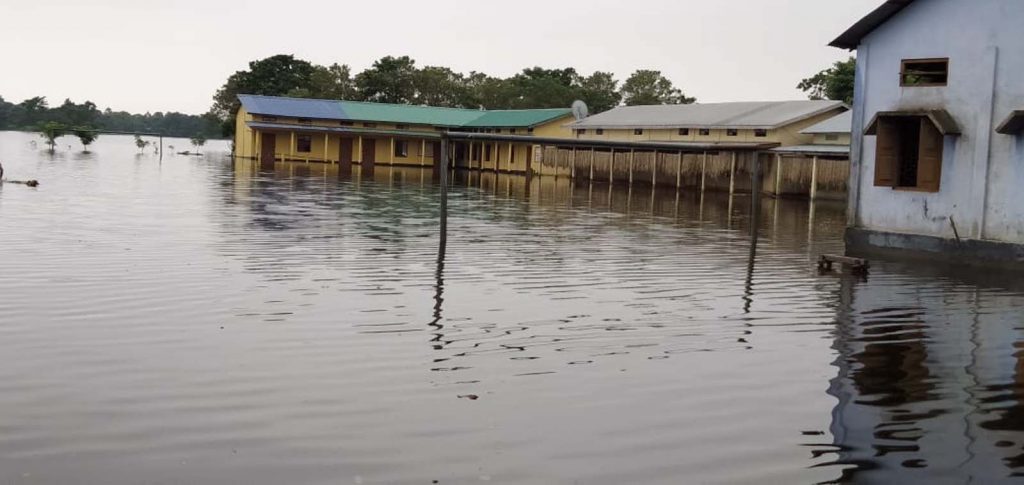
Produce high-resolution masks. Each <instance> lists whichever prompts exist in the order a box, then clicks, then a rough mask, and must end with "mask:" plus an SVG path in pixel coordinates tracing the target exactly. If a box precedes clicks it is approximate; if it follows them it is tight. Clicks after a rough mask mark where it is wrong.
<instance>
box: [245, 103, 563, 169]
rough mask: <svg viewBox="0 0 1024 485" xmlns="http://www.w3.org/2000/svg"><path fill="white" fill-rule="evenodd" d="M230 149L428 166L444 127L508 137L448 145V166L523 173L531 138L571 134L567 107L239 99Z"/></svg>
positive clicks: (263, 155)
mask: <svg viewBox="0 0 1024 485" xmlns="http://www.w3.org/2000/svg"><path fill="white" fill-rule="evenodd" d="M238 99H239V101H240V102H241V108H240V109H239V110H238V115H237V117H236V122H235V148H234V150H235V152H234V155H235V156H236V157H239V158H248V159H254V160H260V162H261V164H264V165H267V164H270V165H272V164H273V163H274V162H275V161H306V162H326V163H338V164H341V165H342V166H343V167H344V168H349V167H351V165H352V164H354V163H355V164H359V165H360V166H361V167H362V169H363V170H364V171H365V170H369V171H372V170H373V167H374V166H375V165H406V166H409V165H412V166H423V167H433V166H434V165H435V161H438V160H439V159H440V149H441V148H440V147H441V143H440V140H441V135H442V133H444V132H449V131H451V132H473V133H486V134H492V135H496V136H502V135H504V136H506V137H507V141H478V142H469V143H458V144H453V145H452V146H451V154H450V155H451V157H452V160H453V163H455V164H462V165H473V166H475V167H479V168H483V169H492V170H499V171H508V172H528V171H529V169H530V165H531V163H532V157H533V144H532V143H531V142H530V138H532V137H537V138H570V137H571V135H572V132H571V130H570V129H569V128H568V125H569V123H571V122H572V121H573V120H574V118H573V116H572V113H571V110H570V109H568V108H565V109H560V108H559V109H526V110H473V109H458V108H438V107H431V106H412V105H399V104H385V103H367V102H356V101H337V100H325V99H304V98H289V97H281V96H259V95H248V94H242V95H239V96H238Z"/></svg>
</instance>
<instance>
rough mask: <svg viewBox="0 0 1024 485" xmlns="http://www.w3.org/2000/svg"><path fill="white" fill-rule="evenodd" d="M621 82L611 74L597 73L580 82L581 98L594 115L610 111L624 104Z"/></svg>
mask: <svg viewBox="0 0 1024 485" xmlns="http://www.w3.org/2000/svg"><path fill="white" fill-rule="evenodd" d="M618 88H619V82H618V81H616V80H615V75H614V74H612V73H610V72H601V71H595V72H594V73H593V74H591V75H590V76H587V77H585V78H583V79H581V80H580V82H579V98H580V99H581V100H583V101H584V102H585V103H587V107H588V108H589V109H590V112H591V113H593V114H596V113H600V112H602V111H608V110H610V109H612V108H614V107H616V106H618V105H619V103H620V102H622V94H620V93H619V89H618Z"/></svg>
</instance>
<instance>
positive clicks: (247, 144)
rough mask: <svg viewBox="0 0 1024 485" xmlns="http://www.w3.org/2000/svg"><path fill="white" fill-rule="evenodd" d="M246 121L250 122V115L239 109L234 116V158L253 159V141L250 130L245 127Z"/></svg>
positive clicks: (254, 155) (254, 154) (254, 147)
mask: <svg viewBox="0 0 1024 485" xmlns="http://www.w3.org/2000/svg"><path fill="white" fill-rule="evenodd" d="M246 121H252V115H250V114H249V113H248V112H247V111H245V108H239V110H238V114H237V115H235V156H236V157H244V158H255V157H256V152H255V149H256V145H255V139H254V138H253V132H252V130H250V129H249V127H248V126H246V125H245V122H246Z"/></svg>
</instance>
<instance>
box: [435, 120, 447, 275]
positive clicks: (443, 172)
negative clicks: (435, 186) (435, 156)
mask: <svg viewBox="0 0 1024 485" xmlns="http://www.w3.org/2000/svg"><path fill="white" fill-rule="evenodd" d="M440 164H441V225H440V227H441V238H440V245H439V247H438V250H437V260H438V262H441V261H444V253H445V249H446V247H447V246H448V137H446V136H442V137H441V160H440Z"/></svg>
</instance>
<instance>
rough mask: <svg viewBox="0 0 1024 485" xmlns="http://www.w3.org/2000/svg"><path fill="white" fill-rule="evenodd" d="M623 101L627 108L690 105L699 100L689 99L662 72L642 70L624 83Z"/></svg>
mask: <svg viewBox="0 0 1024 485" xmlns="http://www.w3.org/2000/svg"><path fill="white" fill-rule="evenodd" d="M622 100H623V101H624V102H625V103H626V106H638V105H649V104H690V103H693V102H695V101H697V98H691V97H687V96H686V95H685V94H683V92H682V91H681V90H679V89H678V88H676V87H675V86H673V85H672V81H669V80H668V78H666V77H665V76H663V75H661V71H654V70H650V69H640V70H638V71H636V72H634V73H633V75H631V76H629V79H626V82H624V83H622Z"/></svg>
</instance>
